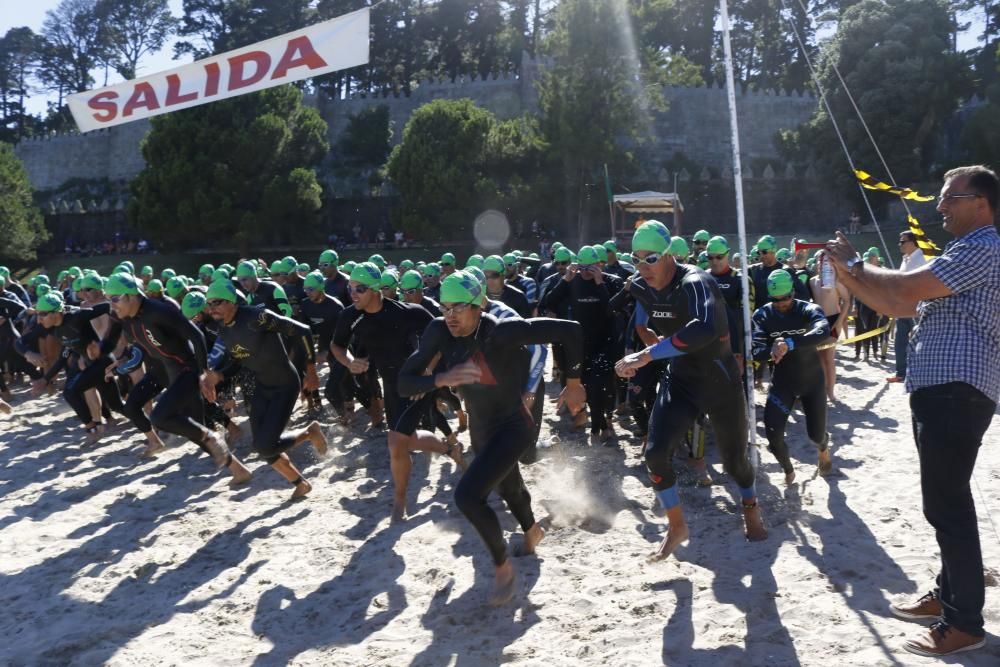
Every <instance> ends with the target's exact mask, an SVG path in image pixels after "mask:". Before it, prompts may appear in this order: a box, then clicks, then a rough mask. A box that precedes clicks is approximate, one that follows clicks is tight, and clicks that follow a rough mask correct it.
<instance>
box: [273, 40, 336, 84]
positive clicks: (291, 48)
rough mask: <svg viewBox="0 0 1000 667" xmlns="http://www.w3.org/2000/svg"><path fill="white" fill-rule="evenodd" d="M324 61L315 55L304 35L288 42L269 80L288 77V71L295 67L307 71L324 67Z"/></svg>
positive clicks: (310, 43) (314, 50)
mask: <svg viewBox="0 0 1000 667" xmlns="http://www.w3.org/2000/svg"><path fill="white" fill-rule="evenodd" d="M326 66H327V65H326V61H325V60H323V58H321V57H320V55H319V54H318V53H316V49H315V48H313V45H312V42H310V41H309V38H308V37H307V36H306V35H302V36H301V37H296V38H295V39H292V40H289V42H288V46H287V47H286V48H285V54H284V55H283V56H281V60H279V61H278V66H277V67H275V68H274V74H272V75H271V80H272V81H273V80H274V79H280V78H282V77H284V76H287V75H288V70H290V69H294V68H296V67H308V68H309V69H319V68H321V67H326Z"/></svg>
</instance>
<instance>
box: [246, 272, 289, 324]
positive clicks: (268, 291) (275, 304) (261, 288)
mask: <svg viewBox="0 0 1000 667" xmlns="http://www.w3.org/2000/svg"><path fill="white" fill-rule="evenodd" d="M246 299H247V305H250V306H259V307H262V308H265V309H266V310H270V311H271V312H274V313H281V314H282V315H284V316H285V317H291V316H292V306H291V304H289V303H288V297H287V296H285V290H283V289H282V288H281V285H279V284H278V283H274V282H271V281H270V280H258V281H257V289H255V290H254V291H253V292H250V293H248V294H247V295H246Z"/></svg>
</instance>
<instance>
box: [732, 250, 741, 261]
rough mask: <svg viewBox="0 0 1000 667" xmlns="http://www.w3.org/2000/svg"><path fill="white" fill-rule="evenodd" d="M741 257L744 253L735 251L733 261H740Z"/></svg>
mask: <svg viewBox="0 0 1000 667" xmlns="http://www.w3.org/2000/svg"><path fill="white" fill-rule="evenodd" d="M741 259H743V255H741V254H740V253H738V252H736V253H733V261H734V262H738V261H740V260H741Z"/></svg>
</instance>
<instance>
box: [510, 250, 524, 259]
mask: <svg viewBox="0 0 1000 667" xmlns="http://www.w3.org/2000/svg"><path fill="white" fill-rule="evenodd" d="M511 252H513V253H514V257H517V259H518V260H520V259H521V258H522V257H524V251H523V250H512V251H511Z"/></svg>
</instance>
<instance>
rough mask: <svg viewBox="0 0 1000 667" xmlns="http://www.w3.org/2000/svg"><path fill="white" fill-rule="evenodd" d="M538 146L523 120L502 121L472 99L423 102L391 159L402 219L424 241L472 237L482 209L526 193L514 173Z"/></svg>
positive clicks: (507, 203)
mask: <svg viewBox="0 0 1000 667" xmlns="http://www.w3.org/2000/svg"><path fill="white" fill-rule="evenodd" d="M536 149H537V143H536V140H535V139H534V138H533V137H532V136H531V132H530V130H529V128H528V125H527V122H526V121H510V122H507V123H498V122H497V120H496V118H495V117H494V116H493V114H492V113H490V112H489V111H487V110H485V109H481V108H479V107H477V106H476V105H475V104H474V103H473V102H472V100H469V99H462V100H434V101H433V102H430V103H428V104H425V105H423V106H421V107H419V108H418V109H417V110H416V111H414V112H413V115H412V116H410V120H409V121H408V122H407V123H406V127H405V128H404V129H403V141H402V143H400V144H399V145H398V146H396V147H395V148H394V149H393V151H392V155H391V156H390V157H389V163H388V165H387V171H388V174H389V178H390V179H391V180H392V182H393V184H394V185H395V186H396V188H398V189H399V192H400V195H402V199H403V203H402V207H401V209H400V210H399V212H398V220H397V222H398V223H399V224H400V225H401V226H402V228H403V229H405V230H406V231H407V232H409V233H411V234H413V235H414V236H417V237H418V238H422V239H427V240H432V239H452V238H456V235H458V234H461V235H465V236H468V234H469V233H471V231H472V230H471V222H472V220H473V218H474V217H475V215H476V214H477V213H478V212H480V211H482V210H484V209H487V208H501V209H507V208H509V207H510V206H511V205H512V204H516V203H517V201H519V199H520V198H522V197H524V195H525V192H524V188H523V181H521V180H520V176H518V177H517V178H514V177H513V176H514V175H518V174H519V172H520V171H521V170H520V169H518V165H523V164H524V163H525V161H527V160H531V159H532V157H533V154H534V153H536ZM522 173H523V172H522Z"/></svg>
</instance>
